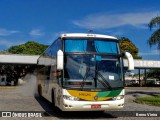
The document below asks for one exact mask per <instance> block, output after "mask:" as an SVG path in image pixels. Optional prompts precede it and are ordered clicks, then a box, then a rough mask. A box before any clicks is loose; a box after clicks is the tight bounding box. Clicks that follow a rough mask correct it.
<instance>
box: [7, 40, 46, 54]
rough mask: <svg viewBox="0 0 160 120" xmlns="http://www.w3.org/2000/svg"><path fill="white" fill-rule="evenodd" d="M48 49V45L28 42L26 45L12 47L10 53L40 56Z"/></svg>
mask: <svg viewBox="0 0 160 120" xmlns="http://www.w3.org/2000/svg"><path fill="white" fill-rule="evenodd" d="M47 47H48V46H47V45H43V44H39V43H37V42H33V41H28V42H26V43H25V44H21V45H17V46H12V47H10V48H9V49H8V52H9V53H12V54H30V55H40V54H42V53H43V52H44V51H45V50H46V49H47Z"/></svg>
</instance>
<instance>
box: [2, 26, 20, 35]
mask: <svg viewBox="0 0 160 120" xmlns="http://www.w3.org/2000/svg"><path fill="white" fill-rule="evenodd" d="M15 33H19V31H17V30H7V29H5V28H0V36H9V35H12V34H15Z"/></svg>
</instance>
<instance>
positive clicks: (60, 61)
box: [57, 50, 64, 70]
mask: <svg viewBox="0 0 160 120" xmlns="http://www.w3.org/2000/svg"><path fill="white" fill-rule="evenodd" d="M63 60H64V54H63V51H62V50H58V52H57V70H63Z"/></svg>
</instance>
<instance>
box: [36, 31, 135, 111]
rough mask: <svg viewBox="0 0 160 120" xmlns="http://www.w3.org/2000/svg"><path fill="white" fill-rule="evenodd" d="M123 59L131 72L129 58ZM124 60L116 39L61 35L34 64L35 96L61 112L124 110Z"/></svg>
mask: <svg viewBox="0 0 160 120" xmlns="http://www.w3.org/2000/svg"><path fill="white" fill-rule="evenodd" d="M125 55H126V57H127V58H128V62H129V63H128V65H129V67H128V69H129V70H133V69H134V63H133V58H132V55H131V54H130V53H128V52H125ZM123 56H124V55H123V54H122V53H121V52H120V48H119V42H118V39H117V38H115V37H112V36H107V35H100V34H84V33H70V34H62V35H61V36H60V37H58V39H56V40H55V41H54V42H53V44H52V45H51V46H50V47H48V49H47V50H46V51H45V52H44V53H43V54H42V55H41V56H40V57H39V59H38V61H37V64H38V75H37V80H38V92H39V94H40V95H41V96H43V97H44V98H46V99H47V100H49V101H50V102H52V104H53V106H54V107H58V108H59V109H60V110H62V111H104V110H108V109H119V108H123V107H124V96H125V91H124V77H123V60H122V57H123Z"/></svg>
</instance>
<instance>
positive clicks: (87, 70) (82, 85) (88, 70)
mask: <svg viewBox="0 0 160 120" xmlns="http://www.w3.org/2000/svg"><path fill="white" fill-rule="evenodd" d="M89 72H90V68H89V67H87V69H86V73H85V75H84V77H83V81H82V84H81V90H83V87H84V84H85V83H84V82H85V81H86V79H87V77H88V74H89Z"/></svg>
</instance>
